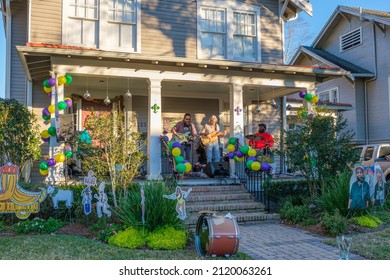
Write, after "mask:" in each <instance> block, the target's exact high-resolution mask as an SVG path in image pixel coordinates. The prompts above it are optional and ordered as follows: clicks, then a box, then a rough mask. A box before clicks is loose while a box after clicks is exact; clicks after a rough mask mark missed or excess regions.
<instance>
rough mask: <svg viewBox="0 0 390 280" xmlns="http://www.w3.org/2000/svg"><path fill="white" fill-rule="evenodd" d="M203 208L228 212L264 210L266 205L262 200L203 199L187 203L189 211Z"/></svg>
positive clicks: (197, 210)
mask: <svg viewBox="0 0 390 280" xmlns="http://www.w3.org/2000/svg"><path fill="white" fill-rule="evenodd" d="M202 210H209V211H219V212H228V211H234V210H246V211H254V210H259V211H263V210H264V205H263V204H262V203H260V202H255V201H247V200H245V201H238V202H233V201H203V202H192V203H187V211H189V212H199V211H202Z"/></svg>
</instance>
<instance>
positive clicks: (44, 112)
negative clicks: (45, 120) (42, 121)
mask: <svg viewBox="0 0 390 280" xmlns="http://www.w3.org/2000/svg"><path fill="white" fill-rule="evenodd" d="M42 115H44V116H47V117H48V116H50V115H51V114H50V112H49V110H48V109H47V108H43V110H42Z"/></svg>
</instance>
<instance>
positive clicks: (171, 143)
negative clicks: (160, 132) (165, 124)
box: [168, 141, 173, 151]
mask: <svg viewBox="0 0 390 280" xmlns="http://www.w3.org/2000/svg"><path fill="white" fill-rule="evenodd" d="M172 145H173V142H172V141H170V142H168V148H169V149H170V150H171V151H172V149H173V147H172Z"/></svg>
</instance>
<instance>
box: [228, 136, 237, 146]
mask: <svg viewBox="0 0 390 280" xmlns="http://www.w3.org/2000/svg"><path fill="white" fill-rule="evenodd" d="M229 144H232V145H234V144H236V137H230V138H229Z"/></svg>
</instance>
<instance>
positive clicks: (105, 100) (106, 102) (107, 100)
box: [103, 77, 111, 106]
mask: <svg viewBox="0 0 390 280" xmlns="http://www.w3.org/2000/svg"><path fill="white" fill-rule="evenodd" d="M106 88H107V89H106V98H105V99H104V100H103V102H104V104H106V105H107V106H108V105H110V103H111V100H110V98H108V77H107V87H106Z"/></svg>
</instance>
